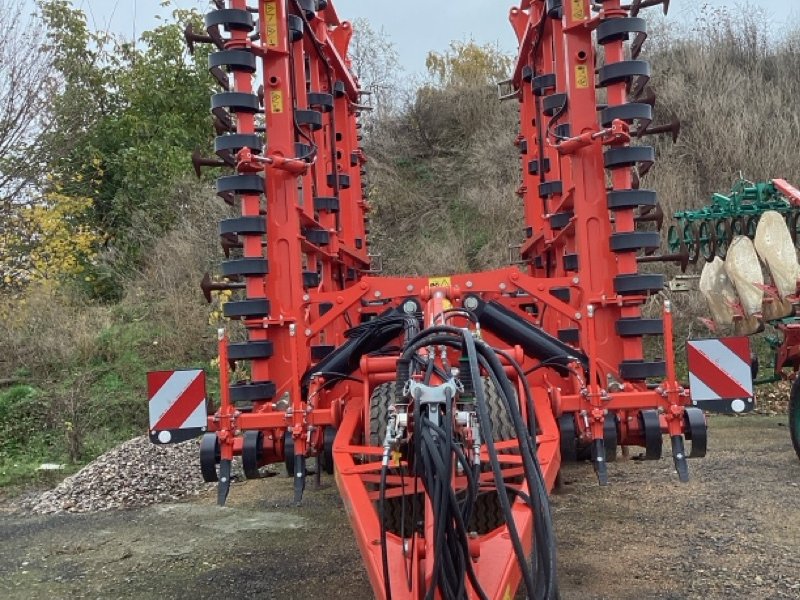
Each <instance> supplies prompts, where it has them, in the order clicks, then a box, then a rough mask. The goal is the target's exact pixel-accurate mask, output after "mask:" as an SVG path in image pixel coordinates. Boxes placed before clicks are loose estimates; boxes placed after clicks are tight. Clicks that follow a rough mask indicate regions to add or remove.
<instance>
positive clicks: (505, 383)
mask: <svg viewBox="0 0 800 600" xmlns="http://www.w3.org/2000/svg"><path fill="white" fill-rule="evenodd" d="M465 339H466V338H465ZM476 347H477V351H478V352H479V353H480V355H481V356H482V357H483V358H484V359H485V360H486V362H487V365H488V367H489V370H490V371H494V372H496V373H499V374H503V376H502V377H499V379H500V384H501V388H502V391H503V393H502V394H501V397H503V398H504V400H505V401H506V407H507V409H508V411H509V414H510V415H511V419H512V421H513V423H514V427H515V429H516V430H517V436H518V437H519V438H520V441H521V442H522V443H520V451H521V456H522V465H523V470H524V472H525V477H526V480H527V481H528V486H529V488H530V490H531V493H533V492H534V490H536V491H537V492H538V495H539V505H540V507H541V509H540V510H538V511H537V513H536V514H540V515H541V519H540V525H541V527H537V528H536V529H537V531H536V532H535V533H536V534H537V537H539V539H540V541H541V542H542V543H541V544H540V550H545V549H546V555H545V556H544V557H543V558H544V560H546V561H547V564H546V569H547V573H546V577H545V581H546V589H545V597H546V598H548V599H550V598H555V597H557V594H558V592H557V578H556V572H555V546H554V543H553V535H552V517H551V515H550V511H549V506H550V505H549V500H548V498H547V491H546V487H545V485H544V477H543V474H542V472H541V466H540V465H539V461H538V459H537V458H536V444H535V436H533V438H532V437H530V436H529V435H528V432H527V431H526V428H525V426H524V423H523V421H522V415H521V414H520V412H519V407H518V406H517V405H516V404H515V403H514V402H512V400H511V399H512V398H513V388H512V387H511V383H510V382H509V380H508V378H507V377H505V374H504V371H503V365H502V364H501V363H500V360H499V359H498V358H497V354H496V353H495V352H494V350H493V349H492V348H490V347H489V346H487V345H485V344H483V343H479V344H477V345H476ZM501 497H502V495H501ZM539 533H541V536H539V535H538V534H539ZM542 536H543V537H542Z"/></svg>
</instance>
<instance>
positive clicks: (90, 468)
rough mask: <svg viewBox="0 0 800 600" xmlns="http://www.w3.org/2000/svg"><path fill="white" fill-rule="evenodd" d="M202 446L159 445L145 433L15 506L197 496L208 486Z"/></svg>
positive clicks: (120, 503)
mask: <svg viewBox="0 0 800 600" xmlns="http://www.w3.org/2000/svg"><path fill="white" fill-rule="evenodd" d="M198 448H199V445H198V442H197V441H191V442H185V443H183V444H174V445H171V446H157V445H155V444H151V443H150V440H149V439H148V438H147V436H140V437H137V438H134V439H132V440H129V441H127V442H125V443H123V444H120V445H119V446H117V447H116V448H113V449H112V450H109V451H108V452H106V453H105V454H103V455H102V456H100V457H98V458H97V459H96V460H94V461H92V462H91V463H89V464H88V465H86V466H85V467H84V468H83V469H81V470H80V471H78V472H77V473H75V474H74V475H71V476H69V477H67V478H66V479H65V480H64V481H62V482H61V483H60V484H59V485H58V486H57V487H55V488H54V489H52V490H47V491H45V492H42V493H34V494H30V495H27V496H25V497H23V498H21V499H20V500H18V501H17V502H16V503H15V505H14V507H13V508H15V509H16V510H17V511H19V512H22V513H24V514H35V515H41V514H55V513H62V512H71V513H84V512H99V511H105V510H114V509H121V508H139V507H143V506H150V505H151V504H156V503H160V502H170V501H176V500H181V499H183V498H185V497H187V496H197V495H198V494H199V493H200V492H202V491H204V490H207V489H208V485H207V484H206V483H204V482H203V478H202V477H201V476H200V468H199V463H198V458H197V457H198Z"/></svg>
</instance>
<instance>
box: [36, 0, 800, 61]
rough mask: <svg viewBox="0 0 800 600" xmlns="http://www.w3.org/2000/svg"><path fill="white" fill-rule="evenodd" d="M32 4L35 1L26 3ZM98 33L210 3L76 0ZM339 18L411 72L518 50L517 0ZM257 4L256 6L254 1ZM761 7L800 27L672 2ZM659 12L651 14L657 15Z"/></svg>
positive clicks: (788, 15)
mask: <svg viewBox="0 0 800 600" xmlns="http://www.w3.org/2000/svg"><path fill="white" fill-rule="evenodd" d="M26 1H27V2H31V4H32V1H33V0H26ZM72 1H73V4H74V5H75V6H77V7H80V8H82V9H83V10H84V11H85V12H86V14H87V16H88V17H89V22H90V24H94V26H95V27H96V28H100V29H106V28H109V29H111V30H112V31H114V32H115V33H118V34H121V35H123V36H125V37H127V38H132V37H135V36H138V35H139V34H141V32H142V31H145V30H147V29H149V28H151V27H153V26H154V25H156V24H158V20H157V19H156V15H161V16H167V15H169V13H170V11H171V10H172V8H176V7H177V8H198V9H200V10H201V11H202V12H204V11H205V10H206V9H207V7H208V5H209V3H208V2H206V1H205V0H167V1H168V5H169V6H168V7H166V8H165V7H162V6H161V4H162V3H163V2H164V0H72ZM334 2H335V4H336V8H337V10H338V12H339V16H340V17H341V18H343V19H347V20H353V19H356V18H359V17H361V18H366V19H367V20H368V21H369V22H370V23H371V24H372V27H373V29H375V30H377V31H381V30H383V32H384V33H385V34H386V35H387V36H388V37H389V38H390V40H391V41H392V42H393V43H394V45H395V48H396V49H397V52H398V54H399V58H400V63H401V65H402V66H403V68H404V69H405V70H406V71H407V72H408V73H421V72H423V71H424V65H425V57H426V56H427V54H428V52H429V51H430V50H436V51H442V50H445V49H446V48H447V46H448V44H449V43H450V41H452V40H468V39H473V40H475V41H476V42H479V43H493V44H497V45H498V46H499V47H500V48H501V49H502V50H505V51H507V52H512V53H513V51H514V50H515V49H516V38H515V36H514V34H513V32H512V30H511V26H510V25H509V24H508V10H509V8H510V7H511V6H512V5H513V4H514V2H513V0H451V1H449V2H436V3H435V5H436V8H435V9H434V8H433V6H434V3H433V2H432V1H431V0H334ZM253 3H254V2H253ZM704 4H708V5H710V6H758V7H760V8H762V9H763V10H764V11H765V13H766V14H767V16H768V18H769V19H770V21H771V25H772V26H773V27H774V28H775V29H776V30H777V31H780V30H781V28H783V27H786V25H787V23H794V24H797V25H800V1H799V0H747V2H746V3H744V2H736V1H727V0H700V1H698V0H672V3H671V6H670V17H671V18H672V19H676V20H678V21H684V22H685V21H688V20H690V19H691V18H692V15H693V14H694V11H696V10H697V8H698V7H699V6H702V5H704ZM656 10H658V9H655V8H653V9H649V11H656Z"/></svg>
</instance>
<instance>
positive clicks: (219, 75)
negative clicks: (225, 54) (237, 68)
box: [209, 67, 231, 92]
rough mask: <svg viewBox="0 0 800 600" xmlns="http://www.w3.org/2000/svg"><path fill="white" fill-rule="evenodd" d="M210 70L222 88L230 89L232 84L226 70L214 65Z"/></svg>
mask: <svg viewBox="0 0 800 600" xmlns="http://www.w3.org/2000/svg"><path fill="white" fill-rule="evenodd" d="M209 72H210V73H211V75H213V76H214V79H215V80H216V81H217V83H218V84H219V85H220V86H221V87H222V89H224V90H225V91H226V92H227V91H230V89H231V84H230V82H229V81H228V75H227V74H226V73H225V71H223V70H222V69H220V68H219V67H213V68H212V69H210V70H209Z"/></svg>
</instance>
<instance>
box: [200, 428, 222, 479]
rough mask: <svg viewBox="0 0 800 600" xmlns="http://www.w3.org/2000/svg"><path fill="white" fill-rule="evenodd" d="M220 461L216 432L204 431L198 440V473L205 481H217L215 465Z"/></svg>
mask: <svg viewBox="0 0 800 600" xmlns="http://www.w3.org/2000/svg"><path fill="white" fill-rule="evenodd" d="M219 461H220V449H219V440H218V439H217V434H216V433H205V434H203V437H202V438H201V440H200V473H201V474H202V475H203V481H205V482H206V483H215V482H217V481H219V477H218V476H217V465H218V464H219Z"/></svg>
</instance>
